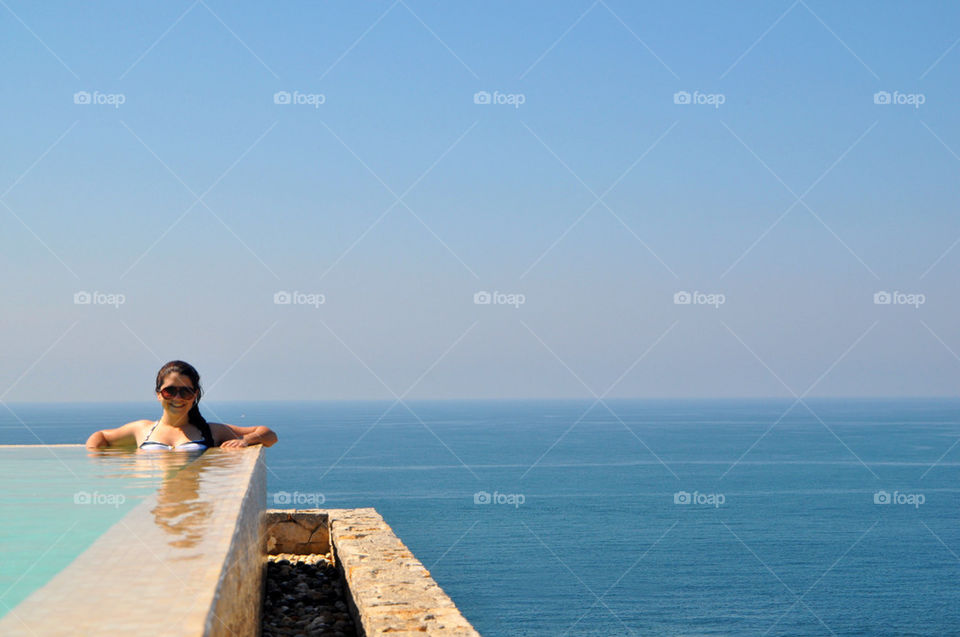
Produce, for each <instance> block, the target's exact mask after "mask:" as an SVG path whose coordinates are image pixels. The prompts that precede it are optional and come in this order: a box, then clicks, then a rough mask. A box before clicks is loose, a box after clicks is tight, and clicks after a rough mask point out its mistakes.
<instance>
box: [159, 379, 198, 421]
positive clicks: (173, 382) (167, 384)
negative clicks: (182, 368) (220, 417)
mask: <svg viewBox="0 0 960 637" xmlns="http://www.w3.org/2000/svg"><path fill="white" fill-rule="evenodd" d="M174 387H186V388H188V389H195V387H194V386H193V382H192V381H191V380H190V378H189V377H188V376H184V375H183V374H178V373H177V372H170V373H169V374H167V375H166V377H165V378H164V379H163V382H162V383H161V384H160V391H158V392H157V400H159V401H160V404H161V405H163V408H164V409H166V410H169V411H171V412H173V413H174V414H181V413H187V412H188V411H190V408H191V407H193V403H194V401H195V400H196V399H197V397H196V394H194V395H193V396H191V397H190V398H184V397H183V396H181V395H180V394H179V390H177V391H178V393H177V394H176V395H174V396H172V397H170V398H164V396H163V390H164V389H167V388H174Z"/></svg>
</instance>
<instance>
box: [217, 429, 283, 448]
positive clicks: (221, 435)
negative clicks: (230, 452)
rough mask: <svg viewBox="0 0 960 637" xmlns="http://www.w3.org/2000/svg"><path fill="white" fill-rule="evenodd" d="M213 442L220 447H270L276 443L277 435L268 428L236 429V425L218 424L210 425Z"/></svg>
mask: <svg viewBox="0 0 960 637" xmlns="http://www.w3.org/2000/svg"><path fill="white" fill-rule="evenodd" d="M210 428H211V430H212V433H213V436H214V439H215V440H219V441H220V446H221V447H227V448H230V447H249V446H250V445H263V446H264V447H272V446H273V445H274V444H275V443H276V442H277V434H275V433H274V432H273V430H272V429H270V428H269V427H264V426H262V425H261V426H259V427H237V426H236V425H224V424H220V423H210Z"/></svg>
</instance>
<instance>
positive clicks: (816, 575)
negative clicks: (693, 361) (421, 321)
mask: <svg viewBox="0 0 960 637" xmlns="http://www.w3.org/2000/svg"><path fill="white" fill-rule="evenodd" d="M11 407H12V408H13V410H14V411H15V412H16V415H17V417H18V418H19V420H18V418H17V417H14V416H13V415H12V414H11V413H10V412H7V411H5V410H0V443H4V444H10V443H19V444H29V443H36V442H40V441H42V442H45V443H65V442H82V441H83V440H84V439H85V438H86V436H87V435H88V434H89V433H90V432H92V431H93V430H94V429H97V428H103V427H108V426H115V425H117V424H121V423H123V422H127V421H129V420H133V419H137V418H155V417H157V416H158V415H159V414H157V413H155V412H156V406H155V405H154V404H151V403H143V404H132V403H128V404H83V405H63V404H60V405H35V404H20V405H17V404H13V405H11ZM202 409H203V406H202ZM204 413H205V415H206V416H207V418H208V419H210V420H217V421H220V422H230V423H233V424H240V425H250V424H266V425H269V426H270V427H272V428H274V429H275V430H276V431H277V432H278V434H279V437H280V442H279V443H278V444H277V445H276V446H274V447H273V448H271V449H270V450H269V452H268V456H267V465H268V505H269V506H273V507H295V506H299V507H312V506H326V507H358V506H372V507H376V508H377V509H378V511H379V512H380V513H381V514H382V515H383V516H384V518H385V519H386V520H387V522H388V523H389V524H390V525H391V526H392V527H393V528H394V530H395V531H396V532H397V534H398V535H399V536H400V537H401V538H402V539H403V541H404V542H405V543H406V544H407V545H408V546H409V547H410V549H411V550H412V551H413V552H414V554H415V555H416V556H417V557H418V558H419V559H420V560H421V561H422V562H423V563H424V565H425V566H426V567H427V568H428V569H429V570H430V571H431V572H432V574H433V576H434V578H435V579H436V580H437V582H438V583H439V584H440V585H441V586H442V587H443V588H444V590H445V591H446V592H447V593H448V594H449V595H450V596H451V597H452V598H453V600H454V601H455V602H456V603H457V605H458V606H459V608H460V609H461V611H462V612H463V613H464V615H465V616H466V617H467V618H468V619H469V620H470V621H471V622H472V623H473V624H474V626H475V627H476V628H477V629H478V630H479V631H480V632H481V633H482V634H484V635H530V636H533V635H537V636H540V635H543V636H551V637H552V636H559V635H604V636H606V635H650V634H654V635H728V634H736V635H741V634H743V635H747V634H760V635H798V634H803V635H829V634H836V635H948V634H960V583H958V582H960V524H958V522H960V444H957V442H958V440H960V401H958V400H953V399H937V400H931V399H916V400H867V399H856V400H836V399H830V400H826V399H820V400H813V399H808V400H806V401H805V402H803V403H797V404H794V402H793V401H785V400H700V401H692V400H686V401H668V400H652V401H647V400H642V401H641V400H631V401H627V400H608V401H606V403H605V404H593V401H440V402H410V403H408V404H407V405H404V404H396V405H395V404H393V403H392V402H324V403H320V402H314V403H309V402H281V403H215V402H214V403H210V404H207V405H205V409H204ZM21 420H22V422H20V421H21ZM4 524H5V525H6V522H4Z"/></svg>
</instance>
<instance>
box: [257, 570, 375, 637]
mask: <svg viewBox="0 0 960 637" xmlns="http://www.w3.org/2000/svg"><path fill="white" fill-rule="evenodd" d="M343 591H344V588H343V582H341V581H340V573H339V572H338V571H337V569H336V568H334V566H333V565H332V563H331V561H330V555H329V554H327V555H291V554H288V553H284V554H280V555H271V556H268V561H267V580H266V591H265V592H266V594H265V595H264V602H263V625H262V626H263V632H262V634H263V637H281V636H283V637H300V636H303V637H314V636H319V637H322V636H325V635H329V636H331V637H347V636H348V635H350V636H353V635H356V634H357V629H356V626H355V625H354V623H353V618H352V617H351V616H350V614H349V613H348V612H346V611H347V604H346V599H345V597H344V592H343Z"/></svg>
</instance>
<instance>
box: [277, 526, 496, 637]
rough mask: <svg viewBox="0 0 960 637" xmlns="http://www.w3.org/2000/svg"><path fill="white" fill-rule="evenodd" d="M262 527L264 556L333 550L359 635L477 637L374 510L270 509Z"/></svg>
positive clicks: (427, 573)
mask: <svg viewBox="0 0 960 637" xmlns="http://www.w3.org/2000/svg"><path fill="white" fill-rule="evenodd" d="M264 526H265V529H266V531H265V546H264V550H265V551H267V552H268V553H273V554H276V553H298V552H299V551H297V550H291V549H292V548H295V547H304V548H305V549H308V550H310V551H311V552H317V553H326V552H327V551H328V550H330V549H331V548H332V550H333V551H332V552H333V559H334V563H335V564H336V566H337V568H338V569H340V570H341V572H342V574H343V577H344V580H345V581H346V583H347V586H348V588H349V593H350V594H349V601H350V606H351V608H350V610H351V614H353V616H354V619H355V621H356V624H357V626H359V627H360V628H361V631H362V632H361V634H363V635H366V636H367V637H371V636H373V635H406V634H413V633H416V634H420V635H423V634H429V635H435V636H439V637H461V636H464V637H466V636H476V637H479V633H478V632H477V631H476V630H475V629H474V628H473V626H471V625H470V623H469V622H468V621H467V620H466V619H465V618H464V617H463V615H462V614H461V613H460V611H459V610H458V609H457V607H456V605H455V604H454V603H453V601H452V600H451V599H450V598H449V597H448V596H447V594H446V593H444V592H443V589H441V588H440V586H438V585H437V583H436V582H435V581H434V580H433V578H432V577H431V576H430V572H429V571H428V570H427V569H426V568H424V566H423V564H421V563H420V561H419V560H418V559H417V558H416V557H414V556H413V553H411V552H410V550H409V549H408V548H407V547H406V546H405V545H404V544H403V542H401V541H400V538H398V537H397V536H396V535H395V534H394V532H393V529H391V528H390V526H389V525H387V523H386V522H385V521H384V519H383V518H382V517H381V516H380V514H379V513H377V512H376V510H375V509H309V510H297V511H285V510H280V509H270V510H268V511H267V512H266V513H265V525H264Z"/></svg>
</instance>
